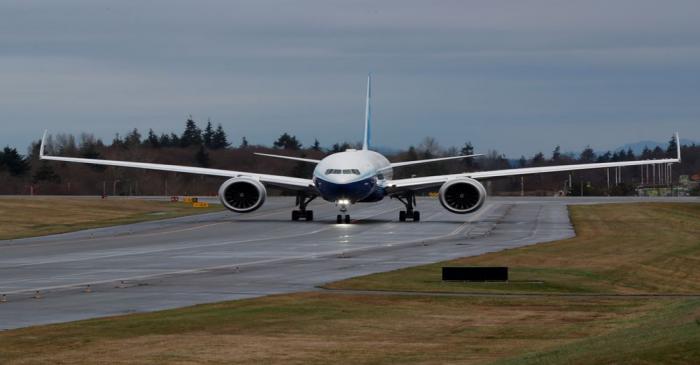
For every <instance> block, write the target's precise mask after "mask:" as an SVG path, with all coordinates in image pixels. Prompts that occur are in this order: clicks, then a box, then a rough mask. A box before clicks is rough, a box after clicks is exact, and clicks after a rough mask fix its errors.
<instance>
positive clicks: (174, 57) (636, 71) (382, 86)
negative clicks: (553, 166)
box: [0, 0, 700, 157]
mask: <svg viewBox="0 0 700 365" xmlns="http://www.w3.org/2000/svg"><path fill="white" fill-rule="evenodd" d="M698 10H700V3H697V2H696V1H669V2H660V1H636V0H626V1H612V2H611V1H577V2H571V1H566V2H563V1H512V2H501V1H497V2H496V1H438V2H427V1H382V2H376V1H374V2H370V1H361V2H330V1H277V2H265V3H263V2H231V1H199V2H187V1H148V2H138V3H137V2H131V3H129V2H123V1H87V0H85V1H62V2H49V1H16V2H9V3H8V2H5V3H3V5H2V6H1V8H0V108H1V110H2V115H0V125H2V126H3V128H2V130H3V133H2V134H0V145H5V144H11V145H15V146H18V147H22V148H24V146H26V145H27V144H28V143H29V141H30V140H32V139H35V138H38V136H39V134H40V133H41V130H43V129H44V128H49V129H51V130H52V131H54V132H72V133H79V132H82V131H85V132H92V133H95V134H96V135H99V136H101V137H103V138H105V139H110V138H111V137H112V136H113V135H114V133H117V132H120V133H123V132H125V131H126V130H128V129H130V128H133V127H138V128H139V129H141V130H147V129H148V128H153V129H155V130H156V131H157V132H161V131H173V130H176V131H179V130H180V129H181V128H182V125H183V123H184V118H185V117H186V116H187V115H188V114H193V115H194V116H195V117H196V118H198V119H200V120H206V118H208V117H211V118H212V120H213V121H215V122H221V123H223V124H224V126H225V128H226V129H227V130H228V131H229V133H230V134H232V136H233V137H234V139H235V140H238V139H240V137H242V136H244V135H245V136H247V137H248V139H249V140H250V141H252V142H253V143H267V144H269V143H271V141H272V140H273V139H274V138H276V137H277V134H278V133H280V132H282V131H285V130H286V131H289V132H292V133H295V134H297V135H299V136H300V137H301V139H302V140H303V141H304V142H305V143H307V144H309V143H311V142H312V141H313V138H315V137H316V138H319V139H320V140H321V142H322V143H323V144H332V143H334V142H336V141H339V140H343V139H359V138H360V135H361V128H362V117H363V113H364V105H363V103H364V87H365V85H364V82H365V79H364V77H365V74H366V72H368V71H372V72H373V73H374V75H375V85H374V87H375V93H374V106H373V107H374V117H375V119H374V126H375V132H374V135H375V138H374V139H375V142H376V143H378V144H382V145H386V146H392V147H405V146H407V145H408V144H417V143H419V141H420V139H422V137H424V136H426V135H432V136H435V137H436V138H437V139H438V140H439V141H440V142H442V143H443V144H446V145H458V144H461V143H463V142H464V141H466V140H471V141H473V142H474V143H475V144H476V146H477V149H478V150H480V151H482V150H486V149H490V148H495V149H498V150H500V151H503V152H505V153H507V154H508V155H509V156H514V157H517V156H519V155H520V154H526V155H527V154H532V153H534V152H537V151H540V150H544V151H545V152H546V151H549V150H551V148H552V146H553V145H555V144H561V145H562V146H564V149H566V150H576V149H580V148H582V147H583V146H584V145H586V144H589V143H590V144H592V145H594V147H596V148H601V149H602V148H613V147H616V146H618V145H619V144H621V143H624V142H630V141H635V140H642V139H666V138H667V137H668V136H670V133H671V132H673V131H674V130H680V131H681V132H682V133H683V134H684V136H685V137H687V138H690V139H695V140H700V128H699V127H698V123H697V120H698V118H699V117H700V107H699V106H698V103H697V102H696V101H697V100H698V98H699V97H700V86H699V85H700V82H699V81H700V76H699V75H700V73H699V72H698V71H700V70H699V68H700V66H698V65H700V62H698V61H700V37H699V36H700V24H698V22H697V19H696V14H698Z"/></svg>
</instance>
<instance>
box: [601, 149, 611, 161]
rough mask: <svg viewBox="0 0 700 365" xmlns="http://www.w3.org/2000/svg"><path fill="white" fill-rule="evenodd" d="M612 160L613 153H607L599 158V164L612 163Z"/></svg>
mask: <svg viewBox="0 0 700 365" xmlns="http://www.w3.org/2000/svg"><path fill="white" fill-rule="evenodd" d="M611 158H612V153H610V151H608V152H605V153H604V154H602V155H600V156H598V162H610V159H611Z"/></svg>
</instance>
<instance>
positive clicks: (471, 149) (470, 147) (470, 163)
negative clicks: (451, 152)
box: [460, 142, 476, 168]
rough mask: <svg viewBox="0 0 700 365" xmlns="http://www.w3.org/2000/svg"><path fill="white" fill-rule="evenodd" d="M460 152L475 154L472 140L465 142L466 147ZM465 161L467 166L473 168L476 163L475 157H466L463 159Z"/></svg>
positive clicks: (467, 154)
mask: <svg viewBox="0 0 700 365" xmlns="http://www.w3.org/2000/svg"><path fill="white" fill-rule="evenodd" d="M460 154H461V155H462V156H469V155H473V154H474V146H473V145H472V143H471V142H467V143H465V144H464V147H462V149H461V150H460ZM462 161H463V162H464V166H466V167H467V168H473V167H474V166H475V165H476V163H475V162H474V159H473V158H465V159H463V160H462Z"/></svg>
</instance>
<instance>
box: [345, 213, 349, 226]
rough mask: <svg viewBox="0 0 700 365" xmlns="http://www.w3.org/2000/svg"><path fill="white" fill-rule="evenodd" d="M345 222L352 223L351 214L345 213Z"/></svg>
mask: <svg viewBox="0 0 700 365" xmlns="http://www.w3.org/2000/svg"><path fill="white" fill-rule="evenodd" d="M345 224H350V215H349V214H346V215H345Z"/></svg>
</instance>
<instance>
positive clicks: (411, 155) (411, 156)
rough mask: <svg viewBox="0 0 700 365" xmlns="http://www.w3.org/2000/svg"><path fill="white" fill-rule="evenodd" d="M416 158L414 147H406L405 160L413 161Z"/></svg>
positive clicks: (416, 153)
mask: <svg viewBox="0 0 700 365" xmlns="http://www.w3.org/2000/svg"><path fill="white" fill-rule="evenodd" d="M417 159H418V152H417V151H416V148H415V147H413V146H411V147H408V152H406V161H415V160H417Z"/></svg>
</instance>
